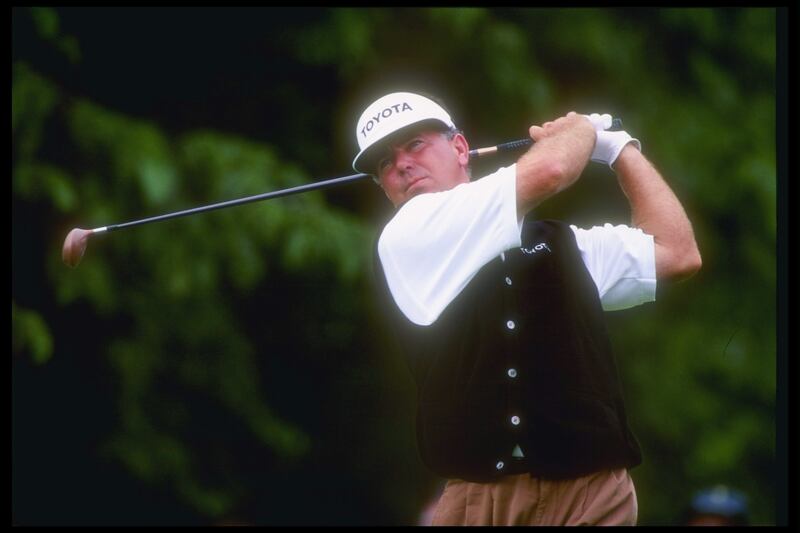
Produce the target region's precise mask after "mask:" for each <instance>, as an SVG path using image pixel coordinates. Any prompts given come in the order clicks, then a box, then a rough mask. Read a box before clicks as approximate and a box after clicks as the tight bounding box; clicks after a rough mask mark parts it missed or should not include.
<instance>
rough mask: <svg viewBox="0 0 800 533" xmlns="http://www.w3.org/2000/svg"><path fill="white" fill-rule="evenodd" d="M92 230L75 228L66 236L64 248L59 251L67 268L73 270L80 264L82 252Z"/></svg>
mask: <svg viewBox="0 0 800 533" xmlns="http://www.w3.org/2000/svg"><path fill="white" fill-rule="evenodd" d="M91 234H92V230H89V229H80V228H75V229H73V230H72V231H70V232H69V233H68V234H67V238H66V239H64V247H63V248H62V249H61V259H63V260H64V263H66V264H67V266H69V267H72V268H75V267H76V266H78V263H80V262H81V258H82V257H83V252H85V251H86V245H87V244H88V242H89V235H91Z"/></svg>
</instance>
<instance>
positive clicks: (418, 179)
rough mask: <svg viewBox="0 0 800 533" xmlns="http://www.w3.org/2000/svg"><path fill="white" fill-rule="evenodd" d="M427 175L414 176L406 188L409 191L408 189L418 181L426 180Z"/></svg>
mask: <svg viewBox="0 0 800 533" xmlns="http://www.w3.org/2000/svg"><path fill="white" fill-rule="evenodd" d="M426 177H427V176H419V177H417V178H413V179H412V180H411V181H409V182H408V187H406V190H407V191H408V190H410V189H411V187H413V186H414V185H415V184H416V183H418V182H420V181H422V180H424V179H425V178H426Z"/></svg>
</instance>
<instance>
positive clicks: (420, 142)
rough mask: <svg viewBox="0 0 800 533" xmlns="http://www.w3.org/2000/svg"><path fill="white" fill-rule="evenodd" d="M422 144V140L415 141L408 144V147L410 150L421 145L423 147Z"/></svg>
mask: <svg viewBox="0 0 800 533" xmlns="http://www.w3.org/2000/svg"><path fill="white" fill-rule="evenodd" d="M421 144H422V139H414V140H413V141H411V142H410V143H408V147H409V148H416V147H418V146H419V145H421Z"/></svg>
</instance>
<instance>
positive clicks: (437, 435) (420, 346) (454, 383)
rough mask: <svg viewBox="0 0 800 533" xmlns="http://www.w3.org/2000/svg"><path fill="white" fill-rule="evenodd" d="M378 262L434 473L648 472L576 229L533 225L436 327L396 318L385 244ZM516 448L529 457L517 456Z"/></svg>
mask: <svg viewBox="0 0 800 533" xmlns="http://www.w3.org/2000/svg"><path fill="white" fill-rule="evenodd" d="M375 262H376V275H377V278H378V279H377V282H378V285H379V286H380V287H382V295H383V297H384V301H383V304H384V306H385V308H386V309H387V310H389V316H390V322H389V323H390V324H391V327H392V329H393V330H394V332H395V333H396V336H397V341H398V342H399V343H400V344H401V347H402V348H403V351H404V352H405V355H406V356H407V358H408V362H409V366H410V369H411V372H412V374H413V376H414V379H415V381H416V384H417V392H418V394H417V399H418V411H417V441H418V446H419V450H420V454H421V456H422V460H423V462H424V463H425V464H426V465H427V466H428V468H430V469H431V470H432V471H434V472H435V473H437V474H438V475H440V476H443V477H447V478H460V479H464V480H467V481H475V482H486V481H491V480H493V479H496V478H497V477H498V476H502V475H508V474H517V473H523V472H528V473H530V474H532V475H534V476H537V477H542V478H550V479H566V478H574V477H580V476H583V475H586V474H589V473H591V472H596V471H598V470H602V469H606V468H619V467H633V466H636V465H638V464H639V463H641V451H640V449H639V445H638V443H637V442H636V439H635V437H634V436H633V434H632V433H631V431H630V429H629V428H628V424H627V420H626V415H625V407H624V403H623V398H622V388H621V385H620V381H619V376H618V373H617V368H616V365H615V363H614V357H613V354H612V350H611V343H610V341H609V339H608V334H607V332H606V328H605V324H604V318H603V310H602V307H601V304H600V298H599V296H598V293H597V288H596V286H595V284H594V281H593V280H592V278H591V276H590V274H589V272H588V270H587V269H586V267H585V265H584V264H583V261H582V259H581V257H580V251H579V250H578V246H577V243H576V241H575V235H574V233H573V232H572V230H571V229H570V228H569V226H568V225H566V224H564V223H562V222H557V221H535V222H526V223H525V224H524V226H523V230H522V246H521V247H520V248H516V249H511V250H507V251H506V252H505V261H502V260H501V259H500V258H499V257H498V258H496V259H494V260H493V261H491V262H490V263H488V264H486V265H485V266H484V267H483V268H482V269H481V270H480V271H479V272H478V274H477V275H476V276H475V277H474V278H473V279H472V281H471V282H470V283H469V284H468V285H467V287H466V288H465V289H464V290H463V291H462V292H461V293H460V294H459V295H458V296H457V297H456V298H455V299H454V300H453V301H452V302H451V303H450V305H448V306H447V308H446V309H445V310H444V311H443V312H442V314H441V315H440V316H439V318H438V319H437V320H436V321H435V322H434V323H433V324H431V325H430V326H426V327H423V326H417V325H415V324H413V323H412V322H410V321H409V320H408V319H407V318H406V317H405V316H404V315H403V314H402V313H401V312H400V310H399V309H398V308H397V305H396V304H395V303H394V300H393V299H392V297H391V294H390V292H389V288H388V285H387V284H386V278H385V276H384V274H383V269H382V267H381V265H380V260H379V259H378V255H377V246H376V253H375ZM516 444H519V445H520V446H521V448H522V450H523V453H524V454H525V458H524V459H517V458H514V457H512V450H513V449H514V446H515V445H516Z"/></svg>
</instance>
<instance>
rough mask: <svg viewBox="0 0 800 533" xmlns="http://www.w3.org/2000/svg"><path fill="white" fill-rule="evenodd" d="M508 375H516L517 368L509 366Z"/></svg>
mask: <svg viewBox="0 0 800 533" xmlns="http://www.w3.org/2000/svg"><path fill="white" fill-rule="evenodd" d="M508 377H510V378H515V377H517V369H516V368H509V369H508Z"/></svg>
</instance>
